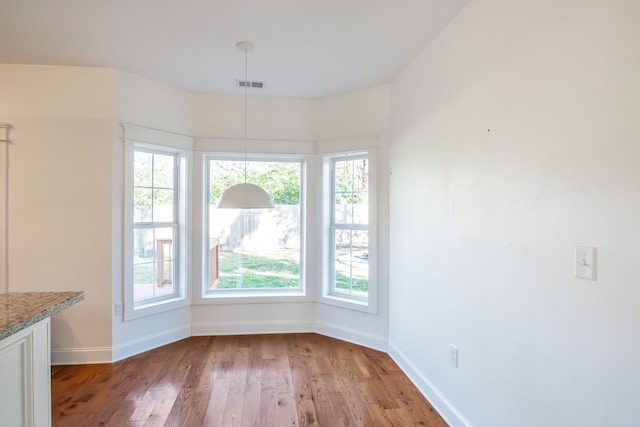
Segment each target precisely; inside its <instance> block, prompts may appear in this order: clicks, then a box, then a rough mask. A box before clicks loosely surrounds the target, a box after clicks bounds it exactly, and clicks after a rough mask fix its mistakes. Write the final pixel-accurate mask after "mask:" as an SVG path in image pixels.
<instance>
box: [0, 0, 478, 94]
mask: <svg viewBox="0 0 640 427" xmlns="http://www.w3.org/2000/svg"><path fill="white" fill-rule="evenodd" d="M469 1H470V0H180V1H178V0H55V1H53V0H0V63H5V64H46V65H80V66H98V67H112V68H117V69H120V70H124V71H128V72H131V73H134V74H138V75H140V76H144V77H147V78H150V79H154V80H158V81H161V82H165V83H168V84H171V85H174V86H177V87H180V88H183V89H186V90H189V91H193V92H215V93H230V94H233V93H242V89H239V88H237V87H235V81H236V80H237V79H243V78H244V53H243V52H242V51H240V50H238V49H237V48H236V43H237V42H239V41H244V40H247V41H251V42H253V44H254V50H253V52H250V53H249V60H248V63H249V65H248V78H249V80H262V81H264V82H265V88H264V89H251V91H252V94H253V95H265V96H284V97H304V98H318V97H324V96H327V95H332V94H335V93H340V92H344V91H348V90H353V89H359V88H364V87H369V86H373V85H376V84H380V83H384V82H388V81H390V80H391V79H392V78H393V77H394V76H395V75H396V74H397V73H398V72H399V71H400V70H401V69H402V68H403V67H404V66H405V65H407V64H408V63H409V61H411V59H412V58H413V57H414V56H415V55H416V54H417V53H418V52H419V51H420V50H421V49H422V48H423V47H425V46H426V45H427V44H428V43H429V41H431V40H432V39H433V38H434V37H435V36H436V35H437V34H438V33H439V32H440V31H441V30H442V29H443V28H444V26H446V25H447V23H448V22H450V21H451V19H452V18H453V17H454V16H455V15H456V14H458V13H459V12H460V10H462V8H463V7H464V6H465V5H466V4H467V3H468V2H469Z"/></svg>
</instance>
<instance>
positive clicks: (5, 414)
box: [0, 318, 51, 427]
mask: <svg viewBox="0 0 640 427" xmlns="http://www.w3.org/2000/svg"><path fill="white" fill-rule="evenodd" d="M49 353H50V347H49V318H46V319H44V320H42V321H40V322H38V323H36V324H35V325H33V326H30V327H28V328H26V329H24V330H22V331H20V332H18V333H17V334H15V335H12V336H10V337H8V338H5V339H4V340H2V341H0V414H2V425H3V426H6V427H14V426H15V427H32V426H33V427H41V426H43V427H45V426H50V425H51V394H50V389H51V386H50V384H51V368H50V366H49Z"/></svg>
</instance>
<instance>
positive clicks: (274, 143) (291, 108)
mask: <svg viewBox="0 0 640 427" xmlns="http://www.w3.org/2000/svg"><path fill="white" fill-rule="evenodd" d="M194 99H195V131H194V133H195V135H197V136H199V137H200V138H199V144H198V146H199V147H210V148H211V147H214V148H215V147H216V146H221V144H222V143H221V142H220V141H212V140H210V139H212V138H214V139H215V138H218V139H223V140H224V139H232V140H233V139H235V140H236V141H237V142H238V147H237V149H238V151H242V145H241V142H242V138H243V134H244V126H243V123H244V121H243V111H244V110H243V108H244V104H243V97H242V96H227V95H208V94H196V95H194ZM388 105H389V87H388V85H382V86H379V87H374V88H371V89H366V90H361V91H356V92H352V93H347V94H342V95H339V96H335V97H330V98H326V99H322V100H301V99H287V98H259V97H250V98H249V100H248V112H247V115H248V117H247V128H248V129H247V135H248V138H249V140H250V141H249V151H258V152H266V153H269V152H282V150H283V147H286V150H288V152H293V151H296V152H298V153H308V154H312V153H313V150H311V151H309V144H307V143H306V142H308V141H317V140H318V139H322V140H321V141H317V149H316V151H317V152H324V151H327V150H329V151H330V150H349V149H354V148H355V149H362V148H368V147H370V146H371V141H373V145H374V146H375V145H378V144H379V141H381V140H382V137H380V138H378V137H377V135H378V134H382V133H383V132H385V131H387V130H388V123H389V115H388ZM350 117H352V118H353V120H350V119H349V118H350ZM363 136H366V137H365V138H362V137H363ZM372 136H373V137H372ZM363 141H367V142H363ZM299 143H305V144H299ZM363 143H364V144H365V145H362V144H363ZM296 144H298V145H299V146H300V148H299V149H294V148H292V147H294V146H295V145H296ZM366 144H369V145H366ZM222 145H224V147H225V150H232V146H231V145H232V144H229V143H226V144H222ZM211 149H213V148H211ZM286 150H285V151H286ZM381 150H383V151H385V152H386V150H385V149H384V148H381ZM196 163H199V160H198V153H196ZM382 163H383V165H386V156H384V158H383V160H382ZM309 167H310V169H309V173H310V176H311V177H314V176H315V175H316V174H318V173H319V168H317V165H316V164H315V163H313V164H310V165H309ZM383 170H386V168H383ZM383 175H385V176H386V173H383ZM313 179H315V178H312V180H313ZM196 181H197V180H196ZM382 181H383V183H382V184H381V191H382V192H385V191H386V180H382ZM195 184H196V190H195V191H196V194H198V193H199V191H201V190H200V189H199V187H198V182H196V183H195ZM317 189H318V188H316V187H315V186H312V187H311V188H310V189H309V190H310V191H316V190H317ZM384 194H386V193H384ZM310 196H311V198H310V205H309V206H308V211H307V214H308V223H309V224H310V225H313V224H316V223H317V221H316V220H317V215H318V212H319V210H318V209H319V207H318V205H317V200H316V199H317V198H316V195H315V194H314V193H310ZM381 200H383V202H382V206H383V207H384V206H387V204H386V198H385V197H381ZM199 211H201V207H200V206H199V205H197V203H196V206H195V209H194V212H199ZM385 218H386V217H385ZM385 221H387V220H386V219H385ZM386 224H387V223H386V222H385V223H383V225H382V227H383V229H385V230H386V227H387V225H386ZM194 225H195V227H196V228H198V227H199V226H200V224H199V222H198V221H195V222H194ZM199 232H200V230H199V229H198V230H196V232H195V234H196V235H197V234H198V233H199ZM317 236H318V230H316V229H314V228H313V226H311V228H310V229H309V233H308V235H307V238H308V239H309V240H310V242H311V246H310V247H309V249H310V251H311V252H312V254H311V259H312V260H313V261H312V262H310V263H308V264H307V266H308V270H310V271H309V279H310V280H308V283H307V287H308V288H307V290H308V293H309V297H307V298H298V299H295V298H288V301H287V302H283V300H282V299H274V301H273V302H256V301H253V303H251V304H247V303H243V302H242V301H241V300H234V302H233V303H231V304H224V305H220V304H213V305H212V304H208V303H207V301H205V300H199V301H198V300H197V299H194V301H195V302H196V305H195V306H194V307H193V310H192V313H193V333H194V334H196V335H207V334H229V333H270V332H301V331H319V332H321V333H325V334H327V335H331V336H335V337H339V338H343V339H347V340H350V341H355V342H359V343H362V344H365V345H371V346H373V347H376V348H386V340H387V333H388V314H387V313H388V309H387V285H386V283H387V282H386V274H387V271H386V263H385V267H384V268H382V272H381V274H382V276H383V277H384V280H381V286H380V287H381V289H382V291H381V292H380V293H381V295H382V296H380V298H379V300H380V301H379V308H378V313H377V314H368V313H362V312H357V311H356V312H354V311H352V310H346V309H344V308H340V307H334V306H330V305H326V304H315V303H313V297H314V295H316V291H317V287H318V286H319V284H318V280H317V279H318V277H319V275H318V273H319V271H318V267H319V265H320V258H319V257H320V253H321V246H320V245H319V242H318V241H317ZM384 236H385V239H386V238H387V234H385V235H384ZM194 247H197V245H196V246H194ZM382 252H383V255H386V253H385V252H384V250H383V251H382ZM199 270H200V268H195V269H194V278H195V279H194V283H198V279H197V277H199V273H198V272H199ZM194 290H195V292H198V290H197V289H196V288H195V287H194Z"/></svg>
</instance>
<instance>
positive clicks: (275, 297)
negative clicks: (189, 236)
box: [192, 138, 316, 305]
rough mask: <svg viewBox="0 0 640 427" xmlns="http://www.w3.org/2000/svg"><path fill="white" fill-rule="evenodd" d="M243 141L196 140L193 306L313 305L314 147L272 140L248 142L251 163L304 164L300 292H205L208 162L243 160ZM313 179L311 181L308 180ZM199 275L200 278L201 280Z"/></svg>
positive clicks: (307, 143) (207, 249) (301, 143)
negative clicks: (293, 162)
mask: <svg viewBox="0 0 640 427" xmlns="http://www.w3.org/2000/svg"><path fill="white" fill-rule="evenodd" d="M243 146H244V142H243V141H241V140H233V139H215V138H202V139H197V140H196V141H195V147H196V151H195V167H196V169H198V170H196V171H195V176H198V177H199V178H198V180H196V182H195V184H196V187H195V188H194V194H200V197H198V198H197V200H196V206H194V207H195V211H196V214H197V215H199V216H200V217H199V218H194V223H195V224H198V227H199V228H200V230H196V231H195V234H194V248H195V251H196V253H197V256H196V257H195V259H194V273H195V274H196V277H194V283H196V284H197V285H196V290H195V291H194V292H193V295H192V301H193V305H216V304H223V305H224V304H254V303H286V302H310V301H314V295H315V287H314V286H313V282H314V269H313V268H312V266H313V263H314V257H313V250H312V242H313V241H314V239H313V234H314V227H313V226H312V225H310V224H314V223H315V222H314V221H315V217H314V209H313V207H314V202H315V200H314V197H313V194H315V186H316V182H315V176H316V172H315V170H314V169H315V168H314V164H315V162H314V159H315V156H313V151H314V144H313V143H309V142H302V141H269V140H250V141H248V142H247V145H246V148H247V159H248V160H252V159H253V160H274V161H278V160H295V161H301V162H302V183H301V187H302V192H301V200H300V214H301V218H300V221H301V222H300V232H301V236H300V239H301V248H300V250H301V261H302V265H301V266H300V271H301V272H300V275H301V290H300V291H298V290H295V291H277V290H272V291H268V292H252V291H247V292H218V293H211V292H205V288H206V283H205V282H206V279H207V277H208V270H207V266H206V263H205V261H204V260H205V257H206V256H207V254H208V251H209V248H208V238H205V236H208V224H206V218H208V216H207V215H208V206H205V205H206V203H205V200H206V199H205V197H204V196H205V194H206V193H205V192H206V191H208V190H207V188H208V187H207V177H206V170H207V168H206V162H207V161H208V159H209V158H217V159H223V160H224V159H229V160H231V159H236V160H237V159H239V158H242V159H244V153H243V152H242V151H241V150H242V148H243ZM309 177H312V179H309ZM198 276H199V277H198Z"/></svg>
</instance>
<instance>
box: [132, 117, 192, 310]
mask: <svg viewBox="0 0 640 427" xmlns="http://www.w3.org/2000/svg"><path fill="white" fill-rule="evenodd" d="M122 127H123V131H124V137H123V141H124V218H123V228H124V230H123V251H122V253H123V275H124V277H123V288H124V289H123V296H124V299H123V308H124V310H123V314H124V320H125V321H128V320H133V319H138V318H141V317H145V316H150V315H154V314H158V313H163V312H166V311H170V310H175V309H177V308H181V307H186V306H189V305H190V303H191V301H190V283H191V270H192V267H191V262H190V260H191V236H192V229H191V218H190V214H191V202H192V196H191V188H192V177H191V176H192V172H191V169H192V168H191V165H192V163H193V153H192V151H191V148H192V147H193V139H192V138H191V137H188V136H184V135H178V134H172V133H169V132H163V131H158V130H154V129H146V128H142V127H139V126H133V125H126V124H125V125H123V126H122ZM136 148H143V149H149V150H153V151H156V152H162V151H164V152H167V153H175V154H178V157H179V164H180V166H179V171H178V173H179V175H180V179H179V183H178V184H179V194H180V197H179V200H180V201H181V202H179V206H178V236H179V237H178V245H177V248H176V253H177V254H178V265H177V270H178V272H177V273H176V276H177V282H178V283H177V289H176V291H177V292H176V294H175V296H173V297H172V298H167V299H161V300H153V301H150V302H149V303H148V304H142V305H138V306H135V305H134V300H133V263H132V261H131V260H132V259H133V230H134V227H133V226H134V224H133V182H134V177H133V166H134V153H135V150H136Z"/></svg>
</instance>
